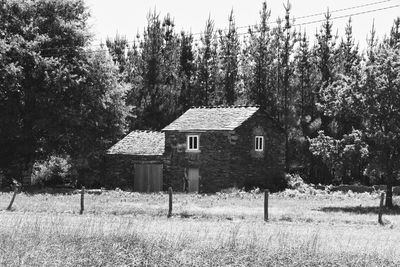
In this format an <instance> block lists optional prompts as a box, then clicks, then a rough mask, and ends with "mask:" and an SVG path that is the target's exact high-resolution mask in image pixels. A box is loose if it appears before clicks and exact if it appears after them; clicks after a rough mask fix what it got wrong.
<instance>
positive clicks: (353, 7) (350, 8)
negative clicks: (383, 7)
mask: <svg viewBox="0 0 400 267" xmlns="http://www.w3.org/2000/svg"><path fill="white" fill-rule="evenodd" d="M393 1H395V0H384V1H378V2H372V3H368V4H363V5H358V6H352V7H347V8H341V9H335V10H332V11H329V13H330V14H333V13H337V12H342V11H348V10H353V9H358V8H363V7H368V6H374V5H379V4H382V3H387V2H393ZM325 14H326V12H320V13H315V14H311V15H305V16H301V17H294V18H293V19H294V20H295V21H296V20H299V19H306V18H312V17H317V16H321V15H325ZM267 24H268V25H270V24H277V22H276V21H273V22H268V23H267ZM255 26H257V25H254V24H253V25H247V26H240V27H237V28H236V29H245V28H250V27H255ZM224 30H227V29H224ZM196 34H201V33H196Z"/></svg>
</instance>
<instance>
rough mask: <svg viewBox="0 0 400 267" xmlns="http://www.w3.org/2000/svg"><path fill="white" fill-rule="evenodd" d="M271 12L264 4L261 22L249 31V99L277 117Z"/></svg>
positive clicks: (247, 48) (264, 3)
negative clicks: (273, 85) (272, 83)
mask: <svg viewBox="0 0 400 267" xmlns="http://www.w3.org/2000/svg"><path fill="white" fill-rule="evenodd" d="M270 15H271V12H270V10H268V9H267V3H266V2H263V4H262V10H261V11H260V21H259V23H258V24H257V25H256V26H255V27H254V29H252V28H250V29H249V35H250V36H249V42H248V47H246V50H247V54H248V57H249V58H248V61H247V63H248V64H249V67H248V68H249V69H248V70H249V77H248V79H249V81H248V82H247V84H248V93H247V95H248V99H249V101H250V102H251V103H254V104H258V105H260V106H261V108H262V109H265V110H267V111H268V112H269V113H270V115H271V116H274V117H276V116H277V113H278V112H277V108H276V98H275V97H274V93H273V91H272V88H271V87H270V86H269V85H270V79H272V77H273V74H272V69H271V68H272V63H273V55H272V51H271V49H270V48H271V42H272V40H271V39H272V38H271V30H270V27H269V18H270Z"/></svg>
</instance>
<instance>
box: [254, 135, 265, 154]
mask: <svg viewBox="0 0 400 267" xmlns="http://www.w3.org/2000/svg"><path fill="white" fill-rule="evenodd" d="M254 148H255V150H256V151H264V136H261V135H259V136H256V137H255V143H254Z"/></svg>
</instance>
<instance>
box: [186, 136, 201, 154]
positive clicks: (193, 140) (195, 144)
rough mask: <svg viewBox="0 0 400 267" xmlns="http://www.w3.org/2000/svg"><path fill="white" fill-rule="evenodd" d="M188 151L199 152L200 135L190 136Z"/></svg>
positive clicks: (188, 138)
mask: <svg viewBox="0 0 400 267" xmlns="http://www.w3.org/2000/svg"><path fill="white" fill-rule="evenodd" d="M187 150H190V151H195V150H199V136H198V135H188V137H187Z"/></svg>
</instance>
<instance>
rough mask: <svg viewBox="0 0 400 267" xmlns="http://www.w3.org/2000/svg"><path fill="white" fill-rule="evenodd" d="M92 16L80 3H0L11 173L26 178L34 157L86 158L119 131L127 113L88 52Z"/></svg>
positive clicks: (4, 141)
mask: <svg viewBox="0 0 400 267" xmlns="http://www.w3.org/2000/svg"><path fill="white" fill-rule="evenodd" d="M88 16H89V15H88V12H87V10H86V7H85V4H84V2H83V1H80V0H67V1H47V0H39V1H12V0H9V1H2V2H1V4H0V19H1V23H0V33H1V36H2V38H1V41H0V57H1V58H2V60H1V63H0V110H1V112H0V125H1V128H0V137H1V141H0V144H1V146H2V148H3V149H2V150H1V152H0V168H3V169H5V170H6V172H7V175H8V176H9V177H12V178H18V179H21V180H24V182H25V183H28V182H29V181H30V177H31V173H32V167H33V164H34V162H35V161H37V160H40V159H45V158H47V157H48V155H51V154H65V153H71V154H74V153H75V155H77V154H79V155H84V154H85V153H90V151H92V149H94V150H96V149H99V147H98V146H97V144H98V142H100V143H102V142H106V141H110V138H111V139H112V138H113V137H115V136H117V135H120V134H121V131H122V129H123V116H120V115H121V114H120V113H119V112H117V113H116V114H115V113H113V112H114V111H116V110H114V109H111V108H107V105H108V102H110V101H111V100H110V101H106V99H108V97H107V96H109V97H111V95H114V94H112V93H111V92H110V90H108V89H110V88H111V87H112V88H114V85H115V84H109V83H108V82H109V80H107V79H106V80H102V79H99V78H104V75H111V73H106V74H104V73H99V70H100V69H101V68H99V66H96V68H92V67H93V64H94V62H93V61H92V60H91V59H90V58H87V55H88V54H89V55H90V52H86V51H85V50H83V48H84V47H85V46H86V45H87V44H88V42H89V37H90V35H89V33H88V31H87V22H86V21H87V18H88ZM106 71H109V69H107V70H106ZM96 73H97V77H95V78H93V79H91V77H92V75H94V76H96V75H95V74H96ZM102 75H103V76H102ZM120 97H122V95H118V97H117V95H114V96H113V97H112V98H113V99H114V100H115V101H116V102H118V101H119V99H120ZM118 104H120V103H118ZM103 110H105V111H104V112H102V111H103ZM118 110H119V108H118ZM114 115H115V116H114ZM106 116H110V118H113V119H112V120H111V119H109V118H107V117H106ZM99 125H100V126H99ZM88 126H90V127H88ZM98 127H100V129H98ZM93 130H96V134H97V135H96V136H93V134H92V133H90V131H93ZM91 139H93V141H90V140H91ZM83 140H84V141H83ZM114 140H115V139H114ZM86 141H87V142H86ZM92 145H96V146H95V147H93V146H92Z"/></svg>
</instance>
